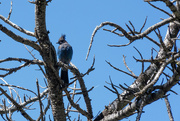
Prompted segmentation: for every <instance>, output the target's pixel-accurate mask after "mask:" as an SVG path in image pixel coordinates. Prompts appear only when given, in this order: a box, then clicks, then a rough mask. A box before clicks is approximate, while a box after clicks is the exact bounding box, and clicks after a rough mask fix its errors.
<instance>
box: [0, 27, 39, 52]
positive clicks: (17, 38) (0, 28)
mask: <svg viewBox="0 0 180 121" xmlns="http://www.w3.org/2000/svg"><path fill="white" fill-rule="evenodd" d="M0 30H1V31H2V32H3V33H5V34H6V35H8V36H9V37H11V38H12V39H14V40H15V41H17V42H20V43H22V44H25V45H28V46H30V47H32V48H34V49H35V50H37V51H39V52H41V47H40V46H39V45H38V44H37V43H36V42H34V41H31V40H29V39H25V38H22V37H21V36H18V35H16V34H14V33H13V32H12V31H10V30H8V29H7V28H6V27H4V26H2V24H0Z"/></svg>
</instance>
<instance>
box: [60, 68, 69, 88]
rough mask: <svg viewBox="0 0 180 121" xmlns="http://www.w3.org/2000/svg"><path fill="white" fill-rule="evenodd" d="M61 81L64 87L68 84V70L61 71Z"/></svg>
mask: <svg viewBox="0 0 180 121" xmlns="http://www.w3.org/2000/svg"><path fill="white" fill-rule="evenodd" d="M61 79H62V80H63V81H64V85H68V84H69V79H68V70H67V69H61Z"/></svg>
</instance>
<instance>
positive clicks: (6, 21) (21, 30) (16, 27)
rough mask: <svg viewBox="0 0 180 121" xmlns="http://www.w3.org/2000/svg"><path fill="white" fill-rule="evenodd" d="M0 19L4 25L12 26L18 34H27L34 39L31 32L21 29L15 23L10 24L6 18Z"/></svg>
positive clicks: (0, 16) (1, 17) (0, 17)
mask: <svg viewBox="0 0 180 121" xmlns="http://www.w3.org/2000/svg"><path fill="white" fill-rule="evenodd" d="M0 19H1V20H3V21H4V22H5V23H7V24H9V25H10V26H12V27H13V28H15V29H17V30H19V31H20V32H22V33H24V34H27V35H29V36H33V37H35V35H34V33H33V32H30V31H28V30H25V29H23V28H22V27H20V26H18V25H16V24H15V23H13V22H11V21H10V20H9V19H8V18H7V19H6V18H5V17H4V16H2V15H0Z"/></svg>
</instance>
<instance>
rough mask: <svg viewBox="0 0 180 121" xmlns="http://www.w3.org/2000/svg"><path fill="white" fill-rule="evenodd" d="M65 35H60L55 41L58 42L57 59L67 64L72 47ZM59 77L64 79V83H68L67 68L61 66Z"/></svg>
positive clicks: (70, 57) (71, 53) (70, 56)
mask: <svg viewBox="0 0 180 121" xmlns="http://www.w3.org/2000/svg"><path fill="white" fill-rule="evenodd" d="M65 37H66V36H65V35H62V36H61V37H60V38H59V41H58V42H57V44H59V47H58V51H57V55H58V59H59V61H61V62H63V63H65V64H68V65H69V63H70V61H71V59H72V55H73V49H72V47H71V45H69V44H68V42H67V41H66V38H65ZM61 79H62V80H63V81H64V84H65V85H68V84H69V79H68V70H67V69H66V68H63V67H62V68H61Z"/></svg>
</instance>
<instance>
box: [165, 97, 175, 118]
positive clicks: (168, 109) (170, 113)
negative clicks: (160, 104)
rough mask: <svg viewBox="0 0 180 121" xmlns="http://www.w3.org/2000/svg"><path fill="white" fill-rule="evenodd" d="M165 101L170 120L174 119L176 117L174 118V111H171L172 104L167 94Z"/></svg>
mask: <svg viewBox="0 0 180 121" xmlns="http://www.w3.org/2000/svg"><path fill="white" fill-rule="evenodd" d="M164 101H165V103H166V107H167V112H168V116H169V120H170V121H174V118H173V115H172V111H171V106H170V103H169V100H168V97H167V96H165V98H164Z"/></svg>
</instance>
